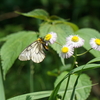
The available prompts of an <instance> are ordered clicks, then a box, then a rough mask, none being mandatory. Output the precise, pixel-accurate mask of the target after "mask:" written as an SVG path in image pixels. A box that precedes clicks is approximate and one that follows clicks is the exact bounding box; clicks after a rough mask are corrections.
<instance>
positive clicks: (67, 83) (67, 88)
mask: <svg viewBox="0 0 100 100" xmlns="http://www.w3.org/2000/svg"><path fill="white" fill-rule="evenodd" d="M69 80H70V75H69V76H68V80H67V84H66V88H65V91H64V95H63V98H62V100H64V98H65V95H66V93H67V89H68V84H69Z"/></svg>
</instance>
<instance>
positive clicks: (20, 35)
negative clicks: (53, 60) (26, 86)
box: [0, 1, 100, 100]
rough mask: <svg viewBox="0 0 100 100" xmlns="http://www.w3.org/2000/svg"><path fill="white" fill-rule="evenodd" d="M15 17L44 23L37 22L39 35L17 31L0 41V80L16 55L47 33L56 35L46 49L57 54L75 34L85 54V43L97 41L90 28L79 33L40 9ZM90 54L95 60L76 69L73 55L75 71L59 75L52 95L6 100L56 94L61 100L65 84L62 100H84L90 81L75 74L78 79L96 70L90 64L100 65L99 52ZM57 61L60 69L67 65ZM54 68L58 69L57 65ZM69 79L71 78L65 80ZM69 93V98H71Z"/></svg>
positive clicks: (53, 98)
mask: <svg viewBox="0 0 100 100" xmlns="http://www.w3.org/2000/svg"><path fill="white" fill-rule="evenodd" d="M42 2H43V1H42ZM85 3H86V2H85ZM17 13H18V14H20V15H23V16H27V17H32V18H38V19H40V20H44V21H43V22H42V21H41V22H42V23H41V25H40V27H39V29H38V30H39V32H34V31H19V32H17V33H13V34H11V35H8V36H7V37H4V38H1V39H0V41H5V43H4V44H3V46H2V47H1V51H0V54H1V63H2V69H3V77H4V78H5V75H6V74H7V72H8V70H9V69H10V68H11V67H12V65H13V64H14V62H15V60H16V59H17V58H18V56H19V54H20V53H21V52H22V51H23V50H24V49H25V48H26V47H27V46H28V45H29V44H31V43H32V42H34V41H35V40H36V39H37V36H39V37H45V35H47V34H48V33H49V32H56V33H57V41H56V42H55V43H54V44H52V45H50V46H51V47H52V48H53V50H55V52H56V53H57V54H59V53H60V52H61V47H62V46H63V45H65V44H66V37H67V36H69V35H75V34H78V35H79V36H80V37H82V38H83V39H84V40H85V45H84V46H83V47H84V48H85V49H86V50H87V51H88V50H89V49H90V48H91V47H90V45H89V40H90V39H91V38H93V37H94V36H95V37H97V38H100V33H99V32H98V31H96V30H94V29H91V28H83V29H79V28H78V26H77V25H75V24H74V23H71V22H68V20H65V19H63V18H61V17H58V16H55V15H52V16H49V14H48V12H46V11H45V10H42V9H36V10H33V11H31V12H28V13H20V12H17ZM14 30H15V29H14ZM14 30H13V31H14ZM38 33H39V34H38ZM90 53H91V54H93V55H94V56H95V57H98V58H95V59H93V60H91V61H89V62H88V63H87V64H84V65H80V66H78V64H76V62H77V60H76V59H77V57H76V55H74V56H73V58H74V60H73V61H71V64H72V68H74V67H75V66H78V67H77V68H74V69H72V70H70V71H69V73H67V72H63V73H61V74H60V76H58V78H57V80H56V82H55V88H54V90H53V91H52V93H51V91H42V92H33V93H29V94H25V95H20V96H17V97H14V98H11V99H8V100H25V99H26V100H33V99H41V98H45V97H49V96H50V97H49V100H56V99H57V94H60V95H61V96H62V97H64V96H63V94H64V93H66V91H65V88H66V84H67V83H68V82H69V83H68V89H67V94H66V95H65V98H64V99H63V100H66V99H68V100H71V99H70V98H72V96H73V95H74V92H75V96H74V99H73V100H75V99H77V100H85V99H87V97H88V96H89V94H90V90H91V86H92V84H91V81H90V79H89V77H88V76H87V75H85V74H81V75H80V74H79V75H80V77H78V75H77V74H76V73H81V72H83V71H84V70H89V69H94V68H99V67H100V65H99V64H94V62H97V61H100V58H99V51H95V52H94V50H92V51H90ZM57 57H58V56H57ZM61 61H62V63H63V65H64V66H65V67H67V64H65V62H64V59H62V58H61ZM67 61H68V60H67ZM58 66H59V67H60V65H58ZM50 67H51V66H50ZM44 69H45V68H44ZM59 71H61V70H59V69H58V74H59ZM30 72H31V75H33V69H31V71H30ZM58 74H54V75H56V76H57V75H58ZM70 76H71V78H69V77H70ZM77 77H78V78H77ZM32 78H33V77H32ZM68 78H69V79H70V80H69V81H68V80H67V79H68ZM32 80H33V79H32ZM77 80H78V84H77V86H76V87H75V86H74V85H75V82H76V81H77ZM32 83H33V82H32ZM73 88H74V89H75V91H73V90H74V89H73ZM72 91H73V92H72ZM72 93H73V95H71V94H72Z"/></svg>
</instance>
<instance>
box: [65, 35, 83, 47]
mask: <svg viewBox="0 0 100 100" xmlns="http://www.w3.org/2000/svg"><path fill="white" fill-rule="evenodd" d="M66 41H67V44H68V45H71V46H72V47H74V48H78V47H81V46H83V45H84V40H83V39H82V38H81V37H79V36H78V35H70V36H69V37H67V38H66Z"/></svg>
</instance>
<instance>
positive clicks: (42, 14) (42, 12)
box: [16, 9, 49, 20]
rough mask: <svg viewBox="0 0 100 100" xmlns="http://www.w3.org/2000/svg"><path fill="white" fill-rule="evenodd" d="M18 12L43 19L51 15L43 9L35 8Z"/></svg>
mask: <svg viewBox="0 0 100 100" xmlns="http://www.w3.org/2000/svg"><path fill="white" fill-rule="evenodd" d="M16 13H18V14H21V15H23V16H27V17H34V18H38V19H42V20H46V19H48V17H49V14H48V13H47V12H46V11H45V10H43V9H35V10H33V11H30V12H28V13H21V12H17V11H16Z"/></svg>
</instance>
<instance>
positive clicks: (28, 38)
mask: <svg viewBox="0 0 100 100" xmlns="http://www.w3.org/2000/svg"><path fill="white" fill-rule="evenodd" d="M36 39H37V34H36V32H33V31H22V32H18V33H15V34H12V35H9V36H8V37H7V41H6V42H5V43H4V44H3V46H2V47H1V51H0V54H1V63H2V69H3V76H4V77H5V75H6V73H7V71H8V70H9V69H10V67H11V66H12V65H13V63H14V61H15V60H16V59H17V57H18V56H19V54H20V53H21V52H22V51H23V50H24V49H25V48H26V47H27V46H28V45H29V44H30V43H32V42H33V41H35V40H36Z"/></svg>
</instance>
